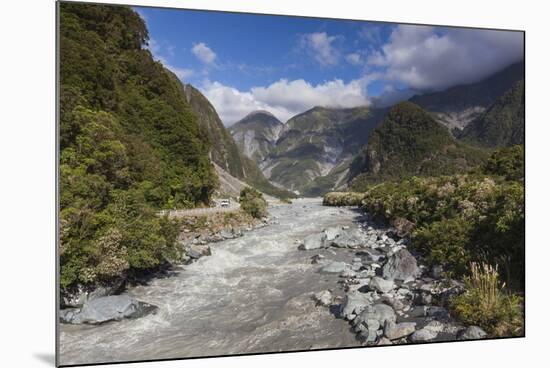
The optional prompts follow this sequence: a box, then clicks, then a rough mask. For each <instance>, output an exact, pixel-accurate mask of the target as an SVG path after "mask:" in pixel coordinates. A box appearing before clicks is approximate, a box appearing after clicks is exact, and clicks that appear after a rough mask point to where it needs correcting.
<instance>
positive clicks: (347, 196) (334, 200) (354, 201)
mask: <svg viewBox="0 0 550 368" xmlns="http://www.w3.org/2000/svg"><path fill="white" fill-rule="evenodd" d="M364 197H365V193H357V192H330V193H327V194H325V196H324V197H323V205H324V206H360V205H361V201H362V200H363V198H364Z"/></svg>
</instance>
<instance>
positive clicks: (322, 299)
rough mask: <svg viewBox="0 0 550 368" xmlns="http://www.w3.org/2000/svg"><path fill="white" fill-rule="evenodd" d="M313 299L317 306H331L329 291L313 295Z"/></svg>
mask: <svg viewBox="0 0 550 368" xmlns="http://www.w3.org/2000/svg"><path fill="white" fill-rule="evenodd" d="M313 299H314V300H315V301H316V302H317V304H319V305H322V306H325V307H328V306H329V305H331V304H332V293H331V292H330V290H323V291H320V292H318V293H316V294H315V295H313Z"/></svg>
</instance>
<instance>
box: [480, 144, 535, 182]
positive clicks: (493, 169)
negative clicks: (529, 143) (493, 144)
mask: <svg viewBox="0 0 550 368" xmlns="http://www.w3.org/2000/svg"><path fill="white" fill-rule="evenodd" d="M524 156H525V153H524V149H523V146H522V145H517V146H512V147H508V148H501V149H499V150H496V151H495V152H494V153H493V154H492V155H491V157H489V160H488V161H487V163H486V164H485V165H484V166H483V172H484V173H485V174H487V175H497V176H503V177H504V178H506V180H522V179H523V177H524V173H525V161H524V159H523V157H524Z"/></svg>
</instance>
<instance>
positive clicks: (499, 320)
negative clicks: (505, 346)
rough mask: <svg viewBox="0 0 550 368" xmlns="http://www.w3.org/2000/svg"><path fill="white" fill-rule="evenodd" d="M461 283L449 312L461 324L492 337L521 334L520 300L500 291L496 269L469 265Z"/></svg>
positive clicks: (501, 285)
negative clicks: (479, 328) (468, 269)
mask: <svg viewBox="0 0 550 368" xmlns="http://www.w3.org/2000/svg"><path fill="white" fill-rule="evenodd" d="M464 283H465V285H466V290H465V292H464V293H463V294H460V295H458V296H456V297H454V298H453V299H452V300H451V308H452V311H453V312H454V314H456V315H457V316H458V317H459V318H460V319H461V320H462V321H463V322H465V323H467V324H469V325H476V326H480V327H481V328H483V329H484V330H485V331H487V332H488V333H489V334H490V336H493V337H503V336H507V337H509V336H522V335H523V333H524V332H523V331H524V326H523V298H521V297H520V296H518V295H511V294H509V293H507V292H505V291H504V285H503V284H501V283H500V281H499V275H498V271H497V269H496V268H493V267H491V266H489V265H487V264H483V265H478V264H475V263H473V264H472V265H471V274H470V275H469V276H466V277H465V278H464Z"/></svg>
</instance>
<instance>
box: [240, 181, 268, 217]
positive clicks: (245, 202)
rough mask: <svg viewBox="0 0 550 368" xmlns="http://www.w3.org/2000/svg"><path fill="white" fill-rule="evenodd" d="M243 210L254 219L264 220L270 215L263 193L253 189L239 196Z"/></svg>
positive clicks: (245, 189)
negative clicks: (263, 218)
mask: <svg viewBox="0 0 550 368" xmlns="http://www.w3.org/2000/svg"><path fill="white" fill-rule="evenodd" d="M239 202H240V203H241V209H242V210H243V211H244V212H246V213H248V214H249V215H250V216H252V217H254V218H262V217H266V216H267V215H268V213H267V202H266V201H265V199H264V196H263V195H262V193H260V192H258V191H257V190H256V189H254V188H251V187H246V188H244V189H243V190H241V194H240V196H239Z"/></svg>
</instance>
